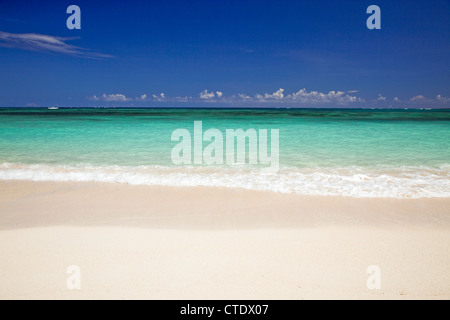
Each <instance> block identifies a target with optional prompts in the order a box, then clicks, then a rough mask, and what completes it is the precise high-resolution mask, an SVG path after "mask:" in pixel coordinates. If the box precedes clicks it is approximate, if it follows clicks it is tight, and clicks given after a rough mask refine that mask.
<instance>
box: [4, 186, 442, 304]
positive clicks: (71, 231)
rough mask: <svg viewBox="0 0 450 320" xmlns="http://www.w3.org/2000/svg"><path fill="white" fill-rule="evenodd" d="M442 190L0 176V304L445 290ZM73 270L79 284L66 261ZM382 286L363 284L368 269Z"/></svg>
mask: <svg viewBox="0 0 450 320" xmlns="http://www.w3.org/2000/svg"><path fill="white" fill-rule="evenodd" d="M448 208H450V199H448V198H445V199H406V200H405V199H373V198H365V199H361V198H343V197H315V196H298V195H286V194H277V193H272V192H262V191H248V190H237V189H222V188H214V187H190V188H185V187H148V186H130V185H120V184H111V183H70V182H55V183H54V182H23V181H1V182H0V255H1V256H2V257H3V258H2V259H1V260H0V273H1V277H0V299H176V300H177V299H194V300H196V299H225V300H230V299H234V300H236V299H268V300H272V299H288V300H290V299H295V300H297V299H450V289H449V288H448V283H450V270H449V268H448V266H449V265H450V255H449V254H448V252H450V232H449V230H450V212H449V209H448ZM71 265H76V266H79V267H80V269H81V290H68V289H67V287H66V281H67V278H68V277H69V274H67V272H66V270H67V268H68V267H69V266H71ZM372 265H376V266H379V267H380V270H381V289H380V290H369V289H368V288H367V285H366V283H367V279H368V277H369V274H367V268H368V267H369V266H372Z"/></svg>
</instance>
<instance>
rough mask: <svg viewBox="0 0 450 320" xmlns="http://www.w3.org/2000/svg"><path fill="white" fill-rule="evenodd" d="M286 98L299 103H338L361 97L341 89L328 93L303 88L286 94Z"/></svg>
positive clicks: (356, 99) (360, 100) (345, 102)
mask: <svg viewBox="0 0 450 320" xmlns="http://www.w3.org/2000/svg"><path fill="white" fill-rule="evenodd" d="M287 98H288V99H292V100H293V101H298V102H301V103H311V104H318V103H337V104H339V105H342V104H347V103H353V102H362V101H363V100H362V99H361V98H357V97H356V96H351V95H348V94H346V93H345V92H343V91H330V92H328V93H323V92H319V91H310V92H308V91H307V90H306V89H305V88H303V89H301V90H299V91H297V92H295V93H293V94H291V95H288V96H287Z"/></svg>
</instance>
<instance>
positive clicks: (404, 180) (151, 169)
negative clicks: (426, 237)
mask: <svg viewBox="0 0 450 320" xmlns="http://www.w3.org/2000/svg"><path fill="white" fill-rule="evenodd" d="M0 180H30V181H78V182H81V181H96V182H111V183H125V184H130V185H164V186H215V187H228V188H243V189H250V190H265V191H274V192H281V193H297V194H303V195H327V196H348V197H383V198H424V197H425V198H433V197H450V165H448V164H447V165H442V166H440V167H438V168H430V167H389V166H384V167H381V166H378V167H367V168H366V167H341V168H303V169H299V168H284V169H281V170H280V171H279V172H278V173H263V172H261V171H259V170H255V169H248V168H235V167H233V168H211V167H162V166H137V167H125V166H100V167H98V166H97V167H96V166H89V165H79V166H64V165H39V164H33V165H24V164H13V163H3V164H1V165H0Z"/></svg>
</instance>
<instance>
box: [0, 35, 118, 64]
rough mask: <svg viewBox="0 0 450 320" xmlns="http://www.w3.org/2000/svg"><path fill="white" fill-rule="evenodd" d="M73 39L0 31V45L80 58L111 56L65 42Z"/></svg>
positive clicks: (73, 38)
mask: <svg viewBox="0 0 450 320" xmlns="http://www.w3.org/2000/svg"><path fill="white" fill-rule="evenodd" d="M75 39H78V37H71V38H64V37H56V36H50V35H45V34H37V33H8V32H3V31H0V47H6V48H18V49H23V50H29V51H41V52H51V53H60V54H67V55H71V56H77V57H82V58H94V59H102V58H112V57H113V56H111V55H108V54H103V53H98V52H92V51H90V50H89V49H85V48H81V47H77V46H74V45H71V44H68V43H66V42H67V41H70V40H75Z"/></svg>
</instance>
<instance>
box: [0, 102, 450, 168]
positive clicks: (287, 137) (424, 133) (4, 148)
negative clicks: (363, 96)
mask: <svg viewBox="0 0 450 320" xmlns="http://www.w3.org/2000/svg"><path fill="white" fill-rule="evenodd" d="M196 120H201V121H203V130H204V131H205V130H207V129H208V128H217V129H219V130H221V131H223V132H225V130H226V129H237V128H242V129H244V130H246V129H248V128H254V129H257V130H258V129H279V130H280V164H281V166H294V167H305V166H306V167H310V166H313V167H314V166H330V167H331V166H351V165H359V166H373V165H413V166H419V165H425V166H440V165H442V164H448V163H450V112H449V111H363V110H357V111H322V110H321V111H312V110H307V111H299V110H282V111H281V110H204V109H201V110H192V109H189V110H178V109H167V110H155V109H145V110H104V109H101V110H97V109H96V110H87V109H77V110H72V109H68V110H0V162H11V163H26V164H31V163H39V164H71V165H76V164H93V165H131V166H135V165H163V166H169V165H171V158H170V154H171V149H172V148H173V146H174V145H175V144H176V143H175V142H172V141H171V139H170V138H171V134H172V132H173V131H174V130H175V129H177V128H186V129H188V130H190V131H191V132H193V124H194V121H196Z"/></svg>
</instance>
